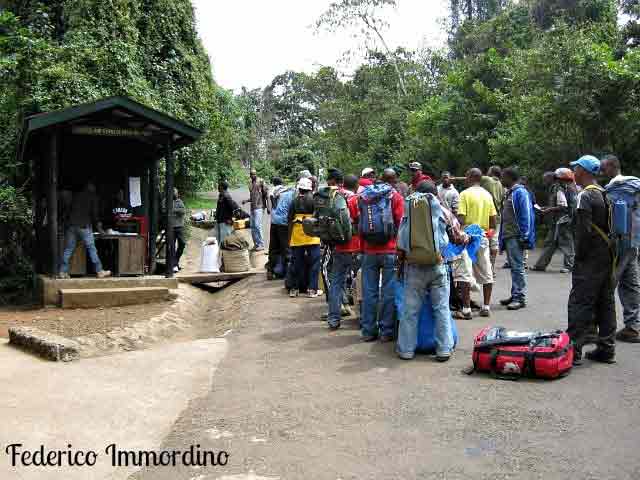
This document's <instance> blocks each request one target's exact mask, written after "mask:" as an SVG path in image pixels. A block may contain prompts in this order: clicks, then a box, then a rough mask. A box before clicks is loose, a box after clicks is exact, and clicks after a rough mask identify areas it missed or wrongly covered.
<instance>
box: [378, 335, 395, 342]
mask: <svg viewBox="0 0 640 480" xmlns="http://www.w3.org/2000/svg"><path fill="white" fill-rule="evenodd" d="M390 342H393V337H392V336H390V335H382V336H381V337H380V343H390Z"/></svg>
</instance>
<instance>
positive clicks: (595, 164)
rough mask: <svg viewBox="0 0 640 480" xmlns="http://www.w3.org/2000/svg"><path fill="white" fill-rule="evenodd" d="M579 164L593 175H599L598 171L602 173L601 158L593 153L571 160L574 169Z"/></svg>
mask: <svg viewBox="0 0 640 480" xmlns="http://www.w3.org/2000/svg"><path fill="white" fill-rule="evenodd" d="M577 166H580V167H582V168H584V169H585V170H586V171H587V172H589V173H591V174H592V175H597V174H598V173H600V160H598V159H597V158H596V157H594V156H593V155H585V156H584V157H580V158H579V159H578V160H576V161H575V162H571V168H572V169H573V170H575V169H576V167H577Z"/></svg>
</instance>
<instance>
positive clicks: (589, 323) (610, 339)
mask: <svg viewBox="0 0 640 480" xmlns="http://www.w3.org/2000/svg"><path fill="white" fill-rule="evenodd" d="M568 311H569V326H568V328H567V333H568V334H569V336H570V337H571V341H572V342H573V344H574V346H575V349H576V353H577V354H578V355H580V354H581V353H582V347H583V346H584V345H585V344H586V343H588V337H589V336H590V335H592V334H595V333H596V332H597V341H596V343H597V345H598V348H601V349H602V350H604V351H606V352H610V353H613V352H614V351H615V333H616V308H615V297H614V285H613V276H612V264H611V260H609V259H608V257H607V258H606V259H605V257H604V256H603V255H598V254H596V255H594V256H592V257H591V258H589V259H586V260H582V261H578V260H576V263H575V266H574V268H573V274H572V286H571V293H570V295H569V308H568Z"/></svg>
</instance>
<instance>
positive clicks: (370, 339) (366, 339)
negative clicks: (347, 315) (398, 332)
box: [361, 335, 378, 343]
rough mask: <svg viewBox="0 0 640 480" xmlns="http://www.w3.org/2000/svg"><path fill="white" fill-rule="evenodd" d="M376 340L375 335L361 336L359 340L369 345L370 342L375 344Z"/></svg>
mask: <svg viewBox="0 0 640 480" xmlns="http://www.w3.org/2000/svg"><path fill="white" fill-rule="evenodd" d="M377 339H378V336H377V335H363V336H362V338H361V340H362V341H363V342H364V343H371V342H375V341H376V340H377Z"/></svg>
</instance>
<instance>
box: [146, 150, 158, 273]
mask: <svg viewBox="0 0 640 480" xmlns="http://www.w3.org/2000/svg"><path fill="white" fill-rule="evenodd" d="M158 201H159V198H158V160H156V159H154V160H153V161H152V162H151V164H150V166H149V273H151V274H153V273H154V272H155V270H156V239H157V238H158V223H159V221H160V216H159V215H158Z"/></svg>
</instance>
